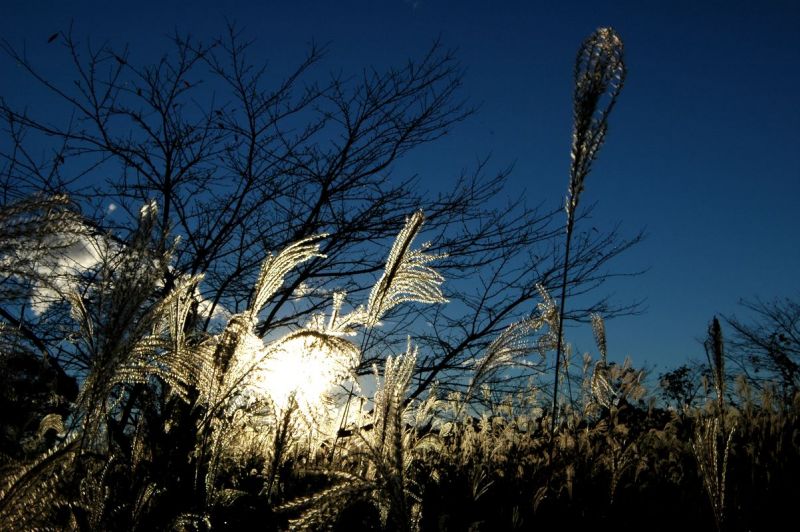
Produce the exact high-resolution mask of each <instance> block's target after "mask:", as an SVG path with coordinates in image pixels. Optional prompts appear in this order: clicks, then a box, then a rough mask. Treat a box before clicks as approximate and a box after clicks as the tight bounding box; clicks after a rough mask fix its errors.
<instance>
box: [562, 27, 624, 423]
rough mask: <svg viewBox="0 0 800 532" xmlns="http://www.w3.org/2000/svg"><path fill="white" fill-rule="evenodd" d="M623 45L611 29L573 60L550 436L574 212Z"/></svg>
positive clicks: (615, 89) (618, 84)
mask: <svg viewBox="0 0 800 532" xmlns="http://www.w3.org/2000/svg"><path fill="white" fill-rule="evenodd" d="M622 54H623V45H622V39H620V37H619V35H618V34H617V32H615V31H614V30H613V29H611V28H600V29H598V30H597V31H595V32H594V33H593V34H592V35H590V36H589V38H588V39H586V40H585V41H584V42H583V44H582V45H581V47H580V49H579V50H578V56H577V58H576V60H575V92H574V94H573V112H572V113H573V120H574V124H573V128H572V152H571V157H572V162H571V164H570V172H569V187H568V189H567V199H566V204H565V210H566V212H567V236H566V243H565V250H564V268H563V271H562V276H561V301H560V311H559V316H560V319H559V323H558V337H557V338H558V345H557V346H556V364H555V365H556V367H555V376H554V377H553V420H552V425H551V429H550V432H551V434H552V433H553V432H554V431H555V424H556V418H557V417H558V416H557V415H556V414H557V410H558V381H559V375H560V373H561V356H562V350H563V339H562V332H563V324H564V312H565V308H566V307H565V300H566V296H567V273H568V271H569V259H570V242H571V240H572V232H573V230H574V228H575V211H576V209H577V207H578V201H579V199H580V195H581V192H582V191H583V187H584V182H585V181H586V176H588V175H589V172H590V171H591V169H592V162H594V160H595V158H597V153H598V151H599V150H600V147H601V146H602V145H603V140H605V136H606V131H607V129H608V115H609V114H610V113H611V110H612V109H613V108H614V105H615V104H616V102H617V98H618V97H619V93H620V90H622V84H623V82H624V81H625V63H624V62H623V58H622Z"/></svg>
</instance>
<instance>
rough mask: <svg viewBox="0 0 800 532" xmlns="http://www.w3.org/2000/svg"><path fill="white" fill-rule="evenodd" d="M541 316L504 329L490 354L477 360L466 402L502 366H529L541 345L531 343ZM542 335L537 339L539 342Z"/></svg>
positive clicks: (540, 323) (541, 322)
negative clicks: (532, 355)
mask: <svg viewBox="0 0 800 532" xmlns="http://www.w3.org/2000/svg"><path fill="white" fill-rule="evenodd" d="M544 323H545V322H544V320H543V319H542V318H541V317H540V316H537V317H532V318H528V319H525V320H522V321H519V322H517V323H512V324H511V325H509V326H508V327H506V329H505V330H503V332H501V333H500V334H499V335H498V336H497V338H495V339H494V341H492V343H490V344H489V346H488V347H487V348H486V354H485V355H484V356H483V357H481V358H479V359H477V360H476V361H475V372H474V374H473V377H472V379H471V380H470V384H469V387H468V388H467V392H466V393H465V394H464V397H463V402H464V403H465V404H466V403H468V402H469V401H470V399H471V398H472V396H473V394H474V393H475V391H476V390H478V389H480V387H481V386H482V385H483V384H484V383H485V382H487V381H488V380H490V379H491V378H492V377H493V376H494V375H495V374H496V373H497V372H498V371H499V370H501V369H503V368H511V367H515V366H520V365H525V366H529V365H530V363H527V361H526V360H525V357H527V356H528V355H530V354H531V353H532V352H534V351H538V352H539V353H540V354H541V351H540V350H539V347H540V346H539V345H536V346H534V345H533V344H532V343H531V340H532V338H531V335H532V333H534V332H536V331H537V330H539V329H540V328H541V327H542V325H543V324H544ZM540 340H541V339H537V344H538V342H539V341H540Z"/></svg>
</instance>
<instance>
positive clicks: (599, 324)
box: [592, 313, 608, 364]
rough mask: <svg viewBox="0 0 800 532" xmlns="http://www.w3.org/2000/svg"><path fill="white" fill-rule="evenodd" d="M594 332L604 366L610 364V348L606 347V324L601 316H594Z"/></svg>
mask: <svg viewBox="0 0 800 532" xmlns="http://www.w3.org/2000/svg"><path fill="white" fill-rule="evenodd" d="M592 332H593V333H594V341H595V343H596V344H597V350H598V351H600V357H601V359H600V360H601V362H602V363H603V364H606V363H607V362H608V348H607V347H606V324H605V322H604V321H603V317H602V316H601V315H600V314H597V313H594V314H592Z"/></svg>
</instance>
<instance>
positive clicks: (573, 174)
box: [566, 28, 626, 214]
mask: <svg viewBox="0 0 800 532" xmlns="http://www.w3.org/2000/svg"><path fill="white" fill-rule="evenodd" d="M625 74H626V69H625V63H624V62H623V44H622V39H620V37H619V35H618V34H617V32H615V31H614V30H613V29H612V28H600V29H598V30H597V31H595V32H594V33H593V34H592V35H591V36H589V38H588V39H586V40H585V41H584V42H583V44H582V45H581V47H580V49H579V50H578V56H577V58H576V60H575V92H574V96H573V105H574V107H573V120H574V125H573V130H572V151H571V156H572V164H571V166H570V181H569V193H568V196H567V203H566V209H567V213H570V214H574V213H575V208H576V207H577V206H578V199H579V197H580V193H581V192H582V191H583V184H584V180H585V179H586V176H587V175H588V174H589V172H590V171H591V167H592V162H593V161H594V160H595V158H596V157H597V153H598V151H599V150H600V147H601V146H602V145H603V141H604V140H605V136H606V131H607V129H608V115H609V114H610V113H611V110H612V109H613V108H614V105H615V104H616V102H617V98H618V96H619V93H620V91H621V90H622V85H623V83H624V82H625Z"/></svg>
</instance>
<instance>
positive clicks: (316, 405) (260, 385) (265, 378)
mask: <svg viewBox="0 0 800 532" xmlns="http://www.w3.org/2000/svg"><path fill="white" fill-rule="evenodd" d="M354 362H355V361H354V360H353V353H352V352H351V353H345V352H343V351H342V350H339V349H336V347H335V346H334V345H331V344H329V343H326V342H324V341H323V340H322V339H321V338H320V336H319V335H316V334H311V333H309V334H298V335H295V336H290V337H289V338H288V339H284V340H278V342H277V343H276V345H275V346H274V347H273V348H271V349H269V350H268V354H266V356H265V357H264V360H263V362H262V363H261V364H259V366H258V368H257V370H256V371H255V372H254V375H253V380H252V383H251V386H250V387H251V389H253V391H256V392H257V393H259V394H260V395H262V396H267V397H269V399H270V400H271V401H272V403H273V404H274V405H275V407H276V409H277V410H279V411H285V410H286V409H287V408H288V407H289V405H290V402H291V400H292V398H294V401H295V402H296V404H297V409H298V410H299V412H300V413H301V414H303V415H304V416H305V417H307V418H309V419H315V420H317V421H319V420H320V418H325V417H328V416H330V415H331V414H332V413H333V410H334V409H335V406H334V404H333V403H334V401H335V393H336V391H337V388H338V385H339V384H341V383H342V382H344V381H345V380H346V379H348V378H349V376H350V372H351V368H352V367H353V364H354Z"/></svg>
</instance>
